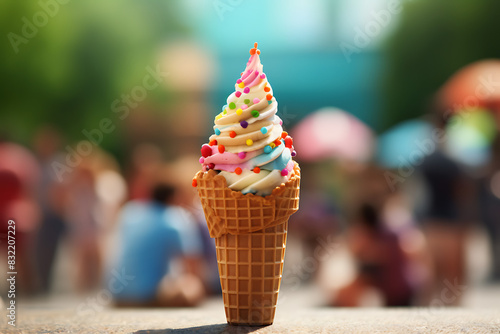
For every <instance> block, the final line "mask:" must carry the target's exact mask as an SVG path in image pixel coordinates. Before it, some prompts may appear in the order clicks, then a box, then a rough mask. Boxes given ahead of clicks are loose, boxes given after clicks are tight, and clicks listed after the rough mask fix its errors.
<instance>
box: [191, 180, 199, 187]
mask: <svg viewBox="0 0 500 334" xmlns="http://www.w3.org/2000/svg"><path fill="white" fill-rule="evenodd" d="M191 185H192V186H193V187H196V186H197V185H198V181H196V179H193V182H192V183H191Z"/></svg>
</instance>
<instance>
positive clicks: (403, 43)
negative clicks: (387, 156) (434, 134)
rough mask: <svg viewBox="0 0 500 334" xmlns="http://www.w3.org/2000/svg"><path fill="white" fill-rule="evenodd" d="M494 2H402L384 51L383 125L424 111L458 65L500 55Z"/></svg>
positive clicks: (497, 3)
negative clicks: (397, 18)
mask: <svg viewBox="0 0 500 334" xmlns="http://www.w3.org/2000/svg"><path fill="white" fill-rule="evenodd" d="M499 13H500V1H498V0H478V1H470V0H440V1H435V0H419V1H411V2H405V5H404V10H403V12H402V13H401V22H400V26H399V27H398V29H397V30H396V31H395V33H394V35H393V36H392V37H391V38H390V39H389V41H388V43H387V45H386V47H385V49H384V51H383V53H384V56H385V57H384V59H385V60H386V71H385V78H384V82H383V84H382V87H381V89H382V96H383V100H384V108H383V110H384V114H383V116H384V117H383V118H384V120H385V124H384V127H385V128H387V127H390V126H392V125H394V124H396V123H398V122H400V121H403V120H406V119H409V118H414V117H417V116H420V115H422V114H423V113H425V112H426V111H427V110H426V109H427V107H428V105H429V103H430V101H431V99H432V98H433V95H434V94H435V93H436V91H437V90H438V89H439V88H440V87H441V85H443V84H444V83H445V81H446V80H447V79H448V78H449V77H450V76H451V75H453V73H454V72H456V71H457V70H459V69H460V68H461V67H463V66H465V65H467V64H469V63H471V62H474V61H477V60H480V59H485V58H500V43H499V40H498V36H499V33H500V28H499V25H498V14H499Z"/></svg>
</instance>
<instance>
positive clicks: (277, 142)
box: [274, 138, 281, 146]
mask: <svg viewBox="0 0 500 334" xmlns="http://www.w3.org/2000/svg"><path fill="white" fill-rule="evenodd" d="M274 145H276V146H280V145H281V140H280V139H279V138H278V139H276V140H275V141H274Z"/></svg>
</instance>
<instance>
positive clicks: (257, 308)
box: [195, 165, 300, 325]
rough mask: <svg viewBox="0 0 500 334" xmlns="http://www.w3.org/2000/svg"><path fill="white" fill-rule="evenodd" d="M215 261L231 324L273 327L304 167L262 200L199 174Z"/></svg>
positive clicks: (212, 175) (207, 174)
mask: <svg viewBox="0 0 500 334" xmlns="http://www.w3.org/2000/svg"><path fill="white" fill-rule="evenodd" d="M195 178H196V181H197V188H198V194H199V196H200V199H201V203H202V207H203V210H204V213H205V217H206V220H207V226H208V229H209V232H210V236H211V237H212V238H215V246H216V252H217V263H218V267H219V276H220V281H221V287H222V296H223V300H224V308H225V311H226V319H227V322H228V323H230V324H234V325H269V324H272V323H273V320H274V315H275V311H276V303H277V300H278V292H279V287H280V283H281V276H282V273H283V262H284V257H285V248H286V236H287V230H288V219H289V218H290V216H291V215H292V214H293V213H295V212H296V211H297V210H298V208H299V190H300V168H299V167H298V165H296V166H295V168H294V170H293V174H292V176H291V177H290V180H289V181H288V182H287V183H285V184H282V185H281V186H280V187H277V188H276V189H274V190H273V192H272V193H271V195H269V196H266V197H262V196H256V195H253V194H245V195H243V194H242V193H240V192H237V191H233V190H231V189H229V188H228V187H227V184H226V179H225V178H224V177H223V176H220V175H218V174H216V173H215V172H214V171H212V170H211V171H209V172H202V171H200V172H198V173H197V174H196V176H195Z"/></svg>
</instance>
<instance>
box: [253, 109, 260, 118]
mask: <svg viewBox="0 0 500 334" xmlns="http://www.w3.org/2000/svg"><path fill="white" fill-rule="evenodd" d="M259 115H260V114H259V112H258V111H257V110H252V116H253V117H256V118H257V117H259Z"/></svg>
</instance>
